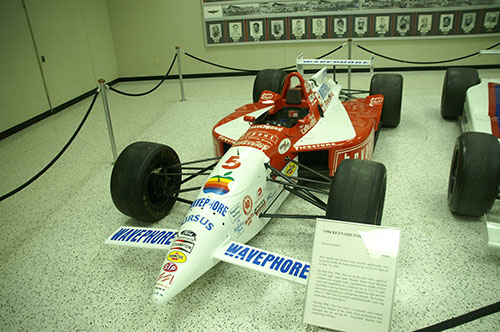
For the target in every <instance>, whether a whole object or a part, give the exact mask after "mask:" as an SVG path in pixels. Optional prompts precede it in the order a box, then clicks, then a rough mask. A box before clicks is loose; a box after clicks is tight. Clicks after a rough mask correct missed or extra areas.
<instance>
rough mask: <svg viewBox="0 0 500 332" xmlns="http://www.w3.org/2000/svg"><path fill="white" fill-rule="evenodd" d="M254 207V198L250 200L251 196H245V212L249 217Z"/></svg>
mask: <svg viewBox="0 0 500 332" xmlns="http://www.w3.org/2000/svg"><path fill="white" fill-rule="evenodd" d="M252 206H253V202H252V198H250V196H248V195H247V196H245V198H244V199H243V212H245V214H246V215H247V216H248V214H249V213H250V211H252Z"/></svg>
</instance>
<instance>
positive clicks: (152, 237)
mask: <svg viewBox="0 0 500 332" xmlns="http://www.w3.org/2000/svg"><path fill="white" fill-rule="evenodd" d="M176 235H177V232H172V231H160V230H151V229H142V228H126V227H122V228H121V229H119V230H118V231H117V232H116V233H115V234H113V235H112V236H111V240H112V241H120V242H134V243H151V244H162V245H170V244H171V243H172V240H173V239H174V238H175V236H176Z"/></svg>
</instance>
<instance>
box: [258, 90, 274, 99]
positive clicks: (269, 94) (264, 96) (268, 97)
mask: <svg viewBox="0 0 500 332" xmlns="http://www.w3.org/2000/svg"><path fill="white" fill-rule="evenodd" d="M273 96H274V94H272V93H267V92H265V93H263V94H262V95H260V100H271V99H273Z"/></svg>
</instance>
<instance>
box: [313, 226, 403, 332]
mask: <svg viewBox="0 0 500 332" xmlns="http://www.w3.org/2000/svg"><path fill="white" fill-rule="evenodd" d="M399 238H400V231H399V230H397V229H392V228H387V227H382V226H374V225H366V224H358V223H348V222H344V221H333V220H327V219H318V220H317V221H316V231H315V235H314V244H313V252H312V260H311V270H310V272H309V278H308V283H307V292H306V301H305V308H304V323H306V324H310V325H314V326H319V327H324V328H328V329H335V330H340V331H354V332H356V331H360V332H361V331H363V332H364V331H373V332H376V331H389V329H390V323H391V314H392V304H393V299H394V291H395V282H396V267H397V257H398V252H399Z"/></svg>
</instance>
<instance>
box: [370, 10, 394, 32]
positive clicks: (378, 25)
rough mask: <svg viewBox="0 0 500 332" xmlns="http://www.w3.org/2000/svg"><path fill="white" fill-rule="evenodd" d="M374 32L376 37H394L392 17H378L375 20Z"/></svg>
mask: <svg viewBox="0 0 500 332" xmlns="http://www.w3.org/2000/svg"><path fill="white" fill-rule="evenodd" d="M374 21H375V22H374V26H373V31H375V33H374V35H375V36H379V37H387V36H392V29H391V24H392V21H391V15H377V16H375V19H374Z"/></svg>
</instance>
